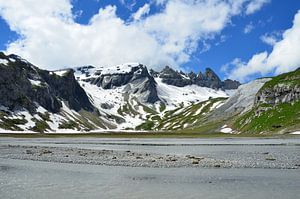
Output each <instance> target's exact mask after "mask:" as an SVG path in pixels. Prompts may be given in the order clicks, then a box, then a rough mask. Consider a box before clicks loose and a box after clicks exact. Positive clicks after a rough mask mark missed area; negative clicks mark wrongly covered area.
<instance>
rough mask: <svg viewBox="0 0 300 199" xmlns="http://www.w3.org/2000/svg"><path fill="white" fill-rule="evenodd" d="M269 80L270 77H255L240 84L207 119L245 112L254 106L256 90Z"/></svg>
mask: <svg viewBox="0 0 300 199" xmlns="http://www.w3.org/2000/svg"><path fill="white" fill-rule="evenodd" d="M270 80H271V79H270V78H263V79H257V80H254V81H252V82H249V83H247V84H243V85H241V86H240V87H239V88H238V89H237V90H236V91H235V93H234V94H233V95H232V96H230V97H229V98H228V100H226V102H225V103H224V104H223V105H222V106H221V107H219V108H218V109H216V110H215V111H213V112H212V114H210V116H209V119H211V120H214V119H221V118H227V117H232V116H234V115H238V114H242V113H245V112H247V111H248V110H250V109H251V108H252V107H253V106H254V104H255V97H256V94H257V92H258V91H259V90H260V89H261V88H262V87H263V85H264V84H265V83H266V82H268V81H270Z"/></svg>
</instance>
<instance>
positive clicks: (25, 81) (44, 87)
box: [0, 53, 94, 113]
mask: <svg viewBox="0 0 300 199" xmlns="http://www.w3.org/2000/svg"><path fill="white" fill-rule="evenodd" d="M0 59H1V60H6V61H2V62H1V63H0V95H1V98H0V105H2V106H4V107H7V108H8V110H10V111H16V110H21V109H24V108H25V109H27V110H28V111H29V112H31V113H34V112H35V111H36V108H37V106H38V105H40V106H42V107H44V108H45V109H46V110H48V111H50V112H53V113H57V112H59V111H60V108H61V107H62V103H61V100H63V101H65V102H67V103H68V104H69V106H70V108H72V109H74V110H76V111H79V110H80V109H85V110H88V111H92V110H93V109H94V108H93V106H92V105H91V103H90V102H89V99H88V97H87V96H86V94H85V92H84V90H83V89H82V88H81V87H80V86H79V84H78V82H77V81H76V80H75V77H74V73H73V71H72V70H68V71H65V72H64V74H63V75H57V74H56V73H55V72H49V71H46V70H41V69H39V68H37V67H36V66H34V65H32V64H31V63H29V62H28V61H26V60H24V59H22V58H20V57H19V56H16V55H8V56H6V55H5V54H4V53H1V54H0Z"/></svg>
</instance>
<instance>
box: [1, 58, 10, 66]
mask: <svg viewBox="0 0 300 199" xmlns="http://www.w3.org/2000/svg"><path fill="white" fill-rule="evenodd" d="M0 64H4V65H7V64H8V61H7V60H6V59H0Z"/></svg>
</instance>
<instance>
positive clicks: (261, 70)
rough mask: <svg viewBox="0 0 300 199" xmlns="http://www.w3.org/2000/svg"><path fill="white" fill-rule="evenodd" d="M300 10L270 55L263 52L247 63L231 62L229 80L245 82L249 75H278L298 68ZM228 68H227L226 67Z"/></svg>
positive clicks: (299, 62)
mask: <svg viewBox="0 0 300 199" xmlns="http://www.w3.org/2000/svg"><path fill="white" fill-rule="evenodd" d="M299 35H300V10H299V11H298V13H297V14H296V15H295V18H294V21H293V26H292V27H291V28H290V29H288V30H286V31H285V32H284V33H283V35H282V40H280V41H278V42H276V43H275V44H274V46H273V50H272V52H271V53H269V54H268V53H267V52H263V53H258V54H256V55H254V56H253V57H252V58H251V59H250V60H249V61H248V62H247V63H244V62H242V61H238V62H236V60H237V59H235V62H232V63H231V64H230V65H231V66H234V68H233V69H232V70H231V71H230V75H229V78H233V79H237V80H240V81H247V80H249V77H250V76H251V75H255V74H261V75H266V74H269V73H274V74H276V75H277V74H280V73H284V72H288V71H291V70H295V69H296V68H298V67H299V66H300V37H299ZM227 68H228V66H227Z"/></svg>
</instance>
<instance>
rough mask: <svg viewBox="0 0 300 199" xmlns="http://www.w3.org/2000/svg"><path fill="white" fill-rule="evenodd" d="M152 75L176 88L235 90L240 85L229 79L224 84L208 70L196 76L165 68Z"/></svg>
mask: <svg viewBox="0 0 300 199" xmlns="http://www.w3.org/2000/svg"><path fill="white" fill-rule="evenodd" d="M152 74H156V75H157V74H158V75H157V76H158V77H160V78H162V82H164V83H166V84H169V85H173V86H178V87H184V86H187V85H192V84H196V85H198V86H202V87H208V88H213V89H223V90H231V89H237V88H238V87H239V86H240V85H241V84H240V83H239V82H238V81H233V80H229V79H228V80H225V81H224V82H223V81H221V80H220V78H219V77H218V75H217V74H216V73H215V72H214V71H213V70H212V69H210V68H207V69H206V71H205V74H202V73H201V72H200V73H199V74H198V75H196V74H195V73H194V72H190V73H188V74H185V73H183V72H181V71H180V72H178V71H175V70H173V69H172V68H170V67H169V66H166V67H165V68H164V69H163V70H162V71H161V72H160V73H157V72H152Z"/></svg>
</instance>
